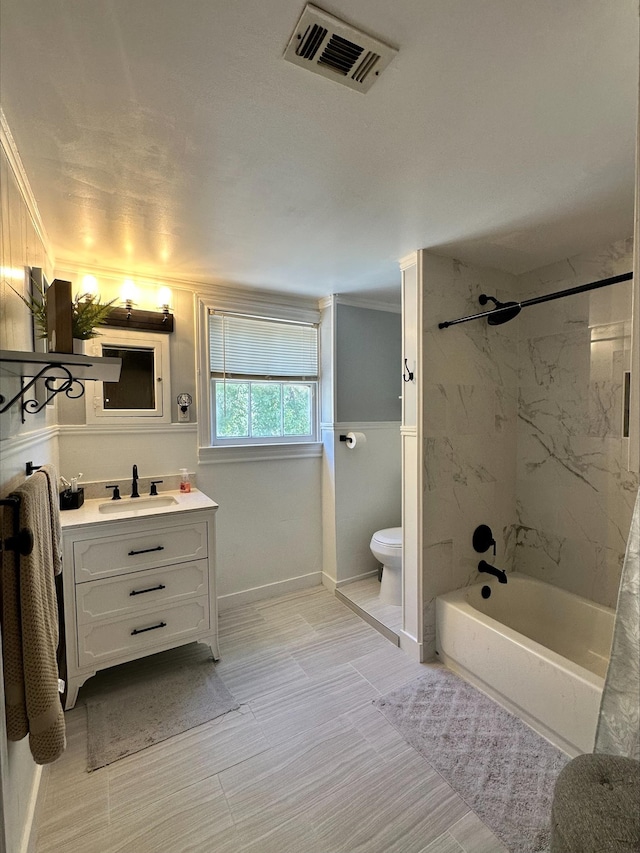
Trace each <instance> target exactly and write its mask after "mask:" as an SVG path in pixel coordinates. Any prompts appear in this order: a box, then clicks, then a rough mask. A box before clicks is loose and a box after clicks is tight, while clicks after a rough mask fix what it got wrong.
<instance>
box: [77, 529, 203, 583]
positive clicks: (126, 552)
mask: <svg viewBox="0 0 640 853" xmlns="http://www.w3.org/2000/svg"><path fill="white" fill-rule="evenodd" d="M207 556H208V549H207V525H206V523H202V522H200V523H198V522H196V523H193V524H185V525H182V526H176V527H157V528H154V529H150V530H147V531H144V532H134V531H132V532H131V533H123V534H120V535H119V536H105V537H102V538H98V539H86V540H78V541H76V542H74V543H73V565H74V573H75V580H76V583H84V582H85V581H91V580H95V579H96V578H100V577H108V576H110V575H115V574H124V573H126V572H131V571H135V570H137V569H149V568H153V567H156V566H169V565H171V564H172V563H184V562H188V561H192V560H201V559H203V558H205V557H207Z"/></svg>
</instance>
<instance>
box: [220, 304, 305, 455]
mask: <svg viewBox="0 0 640 853" xmlns="http://www.w3.org/2000/svg"><path fill="white" fill-rule="evenodd" d="M209 365H210V370H211V425H212V429H211V435H212V444H215V445H224V444H234V445H238V444H288V443H293V442H309V441H316V440H317V414H316V390H317V384H318V330H317V326H316V325H314V324H312V323H300V322H291V321H288V320H274V319H271V318H265V317H252V316H248V315H245V314H234V313H230V312H224V311H217V310H210V312H209Z"/></svg>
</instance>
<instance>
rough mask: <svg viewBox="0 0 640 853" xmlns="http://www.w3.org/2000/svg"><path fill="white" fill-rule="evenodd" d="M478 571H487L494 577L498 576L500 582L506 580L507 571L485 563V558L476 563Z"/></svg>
mask: <svg viewBox="0 0 640 853" xmlns="http://www.w3.org/2000/svg"><path fill="white" fill-rule="evenodd" d="M478 571H479V572H488V574H490V575H493V576H494V577H495V578H498V580H499V581H500V583H506V582H507V573H506V572H504V571H502V569H496V567H495V566H492V565H490V564H489V563H487V561H486V560H480V562H479V563H478Z"/></svg>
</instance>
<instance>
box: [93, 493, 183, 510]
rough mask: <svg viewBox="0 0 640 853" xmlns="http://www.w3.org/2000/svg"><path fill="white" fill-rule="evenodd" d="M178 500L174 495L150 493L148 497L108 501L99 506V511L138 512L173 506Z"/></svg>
mask: <svg viewBox="0 0 640 853" xmlns="http://www.w3.org/2000/svg"><path fill="white" fill-rule="evenodd" d="M177 503H178V501H177V500H176V499H175V498H174V496H173V495H153V496H151V495H149V497H146V498H123V499H122V500H119V501H107V502H106V503H103V504H100V505H99V506H98V512H106V513H112V512H136V511H138V510H141V509H155V508H158V507H163V506H173V505H174V504H177Z"/></svg>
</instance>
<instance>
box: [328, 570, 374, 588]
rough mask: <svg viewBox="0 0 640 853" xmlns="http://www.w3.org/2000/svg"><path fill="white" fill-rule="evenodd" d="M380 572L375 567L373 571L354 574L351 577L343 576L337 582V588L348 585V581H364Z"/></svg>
mask: <svg viewBox="0 0 640 853" xmlns="http://www.w3.org/2000/svg"><path fill="white" fill-rule="evenodd" d="M377 574H378V570H377V569H374V570H373V571H371V572H362V574H360V575H352V576H351V577H350V578H343V579H342V580H339V581H336V582H335V588H336V589H340V587H341V586H346V585H347V584H348V583H355V582H356V581H363V580H366V579H367V578H372V577H374V576H375V575H377Z"/></svg>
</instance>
